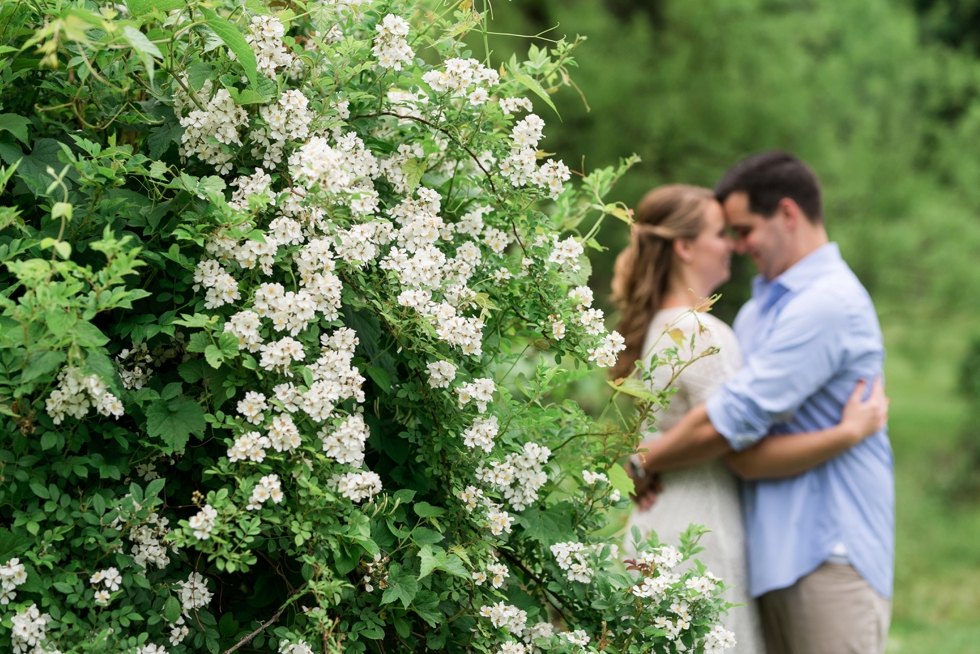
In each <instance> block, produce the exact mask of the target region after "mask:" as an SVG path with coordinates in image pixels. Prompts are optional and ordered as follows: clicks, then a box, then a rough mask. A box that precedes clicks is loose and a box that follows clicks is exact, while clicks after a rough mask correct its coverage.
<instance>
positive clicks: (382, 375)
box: [367, 366, 391, 395]
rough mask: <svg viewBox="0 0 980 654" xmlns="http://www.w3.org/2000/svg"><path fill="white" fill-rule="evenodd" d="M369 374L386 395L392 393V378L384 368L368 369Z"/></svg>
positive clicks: (373, 367) (372, 367)
mask: <svg viewBox="0 0 980 654" xmlns="http://www.w3.org/2000/svg"><path fill="white" fill-rule="evenodd" d="M367 374H368V377H370V378H371V379H373V380H374V383H375V384H377V385H378V386H379V387H380V388H381V390H383V391H384V392H385V395H387V394H389V393H391V377H389V376H388V373H387V372H386V371H385V369H384V368H377V367H375V366H371V367H370V368H368V369H367Z"/></svg>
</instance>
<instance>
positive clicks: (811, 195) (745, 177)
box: [715, 150, 823, 223]
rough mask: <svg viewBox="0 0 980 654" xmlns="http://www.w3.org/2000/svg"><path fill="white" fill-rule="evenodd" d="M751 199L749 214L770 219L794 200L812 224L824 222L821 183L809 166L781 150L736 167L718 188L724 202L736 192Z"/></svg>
mask: <svg viewBox="0 0 980 654" xmlns="http://www.w3.org/2000/svg"><path fill="white" fill-rule="evenodd" d="M738 192H744V193H747V194H748V196H749V211H751V212H753V213H758V214H762V215H763V216H765V217H767V218H769V217H771V216H772V215H773V214H774V213H776V209H777V208H778V207H779V201H780V200H782V199H783V198H790V199H791V200H793V201H794V202H796V204H797V205H799V207H800V209H802V210H803V213H804V214H806V217H807V218H808V219H809V220H810V222H812V223H819V222H822V221H823V200H822V199H821V197H820V195H821V194H820V180H818V179H817V175H816V173H814V172H813V170H811V169H810V167H809V166H807V165H806V164H805V163H803V162H802V161H800V160H799V159H797V158H796V157H794V156H793V155H791V154H789V153H788V152H783V151H781V150H769V151H767V152H760V153H759V154H754V155H752V156H751V157H748V158H746V159H743V160H742V161H740V162H738V163H737V164H735V165H734V166H732V167H731V168H730V169H729V170H728V172H727V173H725V176H724V177H722V178H721V181H720V182H718V184H717V185H715V197H717V198H718V201H719V202H721V203H724V202H725V200H726V199H727V198H728V196H730V195H731V194H732V193H738Z"/></svg>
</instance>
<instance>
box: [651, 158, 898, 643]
mask: <svg viewBox="0 0 980 654" xmlns="http://www.w3.org/2000/svg"><path fill="white" fill-rule="evenodd" d="M715 194H716V196H717V198H718V200H719V202H721V203H722V205H723V207H724V210H725V214H726V218H727V220H728V223H729V225H730V227H731V229H732V230H733V231H734V233H735V235H736V237H737V243H736V251H737V252H739V253H740V254H748V255H749V256H750V257H751V258H752V260H753V261H754V262H755V264H756V266H757V267H758V269H759V275H758V276H757V277H756V278H755V279H754V280H753V296H752V299H751V300H750V301H749V302H748V303H747V304H746V305H745V306H744V307H743V308H742V310H741V311H740V312H739V314H738V318H737V319H736V321H735V325H734V329H735V334H736V336H737V338H738V340H739V344H740V346H741V348H742V350H743V352H742V355H743V357H744V359H745V365H744V367H743V369H742V370H741V371H740V372H739V374H738V375H737V376H736V377H735V379H733V380H732V381H731V382H729V383H728V384H726V385H725V386H723V387H722V389H721V390H720V391H719V392H718V393H716V394H715V395H714V396H712V397H711V398H710V399H709V400H708V402H707V403H706V404H705V405H701V406H700V407H697V408H695V409H693V410H692V411H691V412H690V413H689V414H688V415H687V416H686V417H685V418H684V420H683V421H682V422H681V423H679V424H678V425H677V426H676V427H674V428H673V429H671V430H670V431H668V432H667V433H666V434H664V436H663V438H661V439H659V440H656V441H651V442H650V443H648V444H646V447H648V451H647V453H646V455H645V460H644V462H643V467H644V468H645V469H646V471H647V472H648V473H657V472H662V471H666V470H672V469H675V468H681V467H687V466H690V465H695V464H697V463H701V462H702V461H705V460H708V459H711V458H714V457H716V456H721V455H725V456H726V458H727V461H728V463H729V466H730V467H731V468H732V469H733V470H734V471H735V473H736V474H738V475H740V476H741V477H743V479H745V480H746V481H745V483H744V485H743V494H742V500H743V502H742V503H743V509H744V517H745V525H746V537H747V542H748V560H749V576H750V591H751V593H752V595H753V596H754V597H757V598H758V599H759V609H760V613H761V616H762V621H763V631H764V634H765V638H766V647H767V649H768V652H769V654H783V653H786V654H811V653H812V654H844V653H848V652H853V653H854V654H872V653H880V652H883V651H884V647H885V641H886V637H887V632H888V623H889V619H890V613H891V604H890V601H889V599H888V598H890V597H891V593H892V577H893V566H894V475H893V462H892V452H891V446H890V444H889V442H888V436H887V431H886V429H882V430H880V431H878V432H877V433H875V434H873V435H872V436H870V437H869V438H867V439H866V440H863V441H861V442H860V443H858V444H857V445H855V446H853V447H849V449H845V447H844V446H836V447H827V448H824V450H822V451H820V452H819V453H818V454H817V455H816V456H815V457H813V458H811V460H809V461H808V462H807V465H806V466H801V465H800V464H799V462H798V461H796V462H794V463H786V464H785V465H782V466H781V465H780V462H779V461H772V460H770V461H769V462H768V463H767V466H766V468H765V469H766V473H765V476H768V477H772V476H774V474H775V475H776V476H779V477H780V478H777V479H773V478H768V479H761V478H758V477H760V476H762V475H761V474H760V471H759V469H758V468H757V467H754V464H753V461H758V460H759V457H753V456H749V455H747V454H741V453H740V452H749V453H759V452H760V451H761V450H764V449H765V447H766V442H767V441H769V440H770V439H774V438H796V439H798V441H799V442H800V443H802V442H804V440H805V439H806V438H808V436H795V437H793V436H791V435H792V434H794V433H802V432H818V431H819V430H822V429H827V428H830V427H832V426H834V425H836V424H837V423H838V421H839V420H840V418H841V411H842V408H843V406H844V404H845V402H846V401H847V399H848V397H849V396H850V395H851V393H852V391H853V390H854V388H855V385H856V384H858V383H859V382H860V380H871V379H876V378H879V377H880V376H881V374H882V365H883V362H884V347H883V344H882V336H881V330H880V327H879V325H878V320H877V316H876V314H875V310H874V305H873V304H872V302H871V298H870V297H869V296H868V293H867V291H865V289H864V287H863V286H862V285H861V283H860V282H859V281H858V279H857V278H856V277H855V276H854V274H853V273H852V272H851V270H850V269H849V268H848V267H847V264H845V263H844V261H843V259H841V256H840V251H839V249H838V247H837V245H836V244H835V243H830V242H829V241H828V239H827V232H826V230H825V228H824V223H823V207H822V200H821V191H820V186H819V182H818V181H817V177H816V175H814V173H813V172H812V171H811V170H810V169H809V167H808V166H807V165H806V164H804V163H803V162H802V161H800V160H799V159H797V158H796V157H793V156H792V155H789V154H787V153H784V152H778V151H771V152H764V153H761V154H757V155H754V156H752V157H749V158H748V159H746V160H744V161H742V162H740V163H739V164H737V165H736V166H734V167H733V168H732V169H731V170H730V171H729V172H728V173H727V174H726V175H725V177H724V178H723V179H722V180H721V181H720V182H719V183H718V185H717V187H716V188H715ZM748 448H752V449H748ZM808 451H812V450H808ZM811 466H815V467H811ZM774 470H776V472H775V473H774V472H773V471H774ZM654 478H655V474H647V475H646V477H644V480H651V479H654ZM643 483H644V481H643V480H638V481H637V493H638V495H641V496H642V494H643V493H644V492H645V491H646V490H647V489H646V488H644V487H642V486H643ZM642 503H643V502H642V498H641V504H642Z"/></svg>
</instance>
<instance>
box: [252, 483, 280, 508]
mask: <svg viewBox="0 0 980 654" xmlns="http://www.w3.org/2000/svg"><path fill="white" fill-rule="evenodd" d="M269 500H272V503H273V504H281V503H282V500H283V494H282V484H280V483H279V475H265V476H264V477H262V479H260V480H259V483H258V484H256V485H255V487H254V488H253V489H252V496H251V497H250V498H249V500H248V504H247V505H246V506H245V508H246V509H247V510H248V511H256V510H258V509H261V508H262V505H263V504H264V503H265V502H267V501H269Z"/></svg>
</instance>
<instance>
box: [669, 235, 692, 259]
mask: <svg viewBox="0 0 980 654" xmlns="http://www.w3.org/2000/svg"><path fill="white" fill-rule="evenodd" d="M673 248H674V256H676V257H677V258H678V259H680V260H681V261H682V262H684V263H691V260H692V259H693V258H694V242H693V241H691V239H689V238H675V239H674V242H673Z"/></svg>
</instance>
